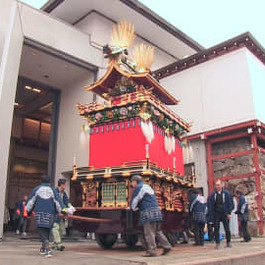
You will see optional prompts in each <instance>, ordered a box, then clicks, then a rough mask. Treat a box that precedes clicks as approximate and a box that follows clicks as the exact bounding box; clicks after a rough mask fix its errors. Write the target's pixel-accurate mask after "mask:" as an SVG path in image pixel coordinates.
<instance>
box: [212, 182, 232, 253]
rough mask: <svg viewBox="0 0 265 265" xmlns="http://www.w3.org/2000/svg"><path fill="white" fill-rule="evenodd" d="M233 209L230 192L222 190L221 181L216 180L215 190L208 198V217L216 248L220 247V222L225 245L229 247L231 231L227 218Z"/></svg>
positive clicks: (229, 217) (228, 218)
mask: <svg viewBox="0 0 265 265" xmlns="http://www.w3.org/2000/svg"><path fill="white" fill-rule="evenodd" d="M233 209H234V202H233V198H232V196H231V194H230V193H229V192H228V191H227V190H224V188H223V182H222V181H221V180H217V181H216V182H215V191H214V192H213V193H212V194H211V195H210V197H209V199H208V218H209V220H208V221H209V222H212V223H213V224H214V236H215V242H216V247H215V248H216V249H219V248H220V223H221V222H222V223H223V225H224V229H225V236H226V246H227V247H229V248H231V247H232V245H231V232H230V228H229V220H230V219H231V212H232V210H233Z"/></svg>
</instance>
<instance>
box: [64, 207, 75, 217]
mask: <svg viewBox="0 0 265 265" xmlns="http://www.w3.org/2000/svg"><path fill="white" fill-rule="evenodd" d="M66 211H67V213H68V214H70V215H73V214H74V212H75V211H76V209H75V207H74V206H72V205H71V206H70V207H68V208H67V209H66Z"/></svg>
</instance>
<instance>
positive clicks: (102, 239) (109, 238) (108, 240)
mask: <svg viewBox="0 0 265 265" xmlns="http://www.w3.org/2000/svg"><path fill="white" fill-rule="evenodd" d="M117 237H118V236H117V234H97V233H96V241H97V243H98V245H99V246H100V247H101V248H103V249H110V248H112V246H113V245H114V244H115V242H116V241H117Z"/></svg>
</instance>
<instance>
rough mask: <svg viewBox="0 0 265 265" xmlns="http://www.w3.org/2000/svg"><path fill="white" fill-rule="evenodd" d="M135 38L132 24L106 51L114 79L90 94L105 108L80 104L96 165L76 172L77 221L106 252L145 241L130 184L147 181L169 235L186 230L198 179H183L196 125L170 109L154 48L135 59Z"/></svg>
mask: <svg viewBox="0 0 265 265" xmlns="http://www.w3.org/2000/svg"><path fill="white" fill-rule="evenodd" d="M134 36H135V33H134V27H133V25H131V24H130V23H128V22H126V21H121V22H120V23H119V24H117V25H115V26H114V27H113V32H112V41H111V45H106V46H104V48H103V53H104V57H105V58H107V59H108V60H109V63H108V67H107V71H106V73H105V75H104V76H103V77H102V78H101V79H99V80H98V81H96V82H95V83H94V84H92V85H89V86H87V87H85V89H86V90H87V91H88V92H94V93H96V94H97V95H99V96H100V97H102V98H103V99H104V102H103V103H97V102H93V103H90V104H77V109H78V114H79V115H80V116H81V118H82V119H84V122H85V123H84V125H83V126H82V132H81V134H83V137H84V134H85V133H89V145H88V148H89V161H88V166H87V167H78V166H77V165H74V167H73V175H72V179H71V198H72V200H73V204H74V205H75V206H78V207H77V212H76V215H77V216H82V217H87V218H92V219H91V220H92V221H91V222H83V221H82V220H78V219H77V220H75V221H74V227H76V228H78V229H79V230H81V231H84V232H94V233H95V234H96V240H97V242H98V244H99V245H100V246H101V247H103V248H111V247H112V245H113V244H114V243H115V242H116V240H117V235H118V234H122V237H123V239H124V242H125V243H126V245H127V246H129V247H133V246H135V244H136V243H137V240H138V236H139V234H141V227H139V225H138V216H137V213H133V212H132V211H131V210H130V209H129V206H130V198H131V196H132V192H133V189H132V188H131V186H130V178H131V176H133V175H135V174H139V175H141V176H142V177H143V179H144V182H146V183H148V184H149V185H151V186H152V188H153V189H154V191H155V194H156V197H157V200H158V204H159V207H160V209H161V211H162V213H163V218H164V221H163V229H164V231H165V233H172V232H175V231H177V230H181V229H182V227H183V225H184V218H185V216H186V215H187V213H186V211H187V191H188V189H189V188H191V187H193V186H194V176H185V175H184V165H183V153H182V152H183V151H182V142H181V138H182V137H183V136H184V135H185V134H186V133H187V132H188V131H189V130H190V125H189V124H188V123H187V122H185V121H184V120H183V119H181V118H180V117H179V116H178V115H177V114H176V113H175V112H173V111H172V110H171V109H170V107H169V106H168V105H176V104H178V100H177V99H175V98H174V97H173V96H172V95H171V94H170V93H168V91H167V90H166V89H165V88H164V87H163V86H161V84H160V83H159V82H158V81H157V80H156V79H155V78H154V77H153V76H152V73H151V71H150V67H151V64H152V62H153V57H154V48H153V47H151V46H149V45H145V44H140V45H137V46H135V48H134V52H133V56H132V58H131V57H129V50H128V48H129V46H130V45H131V43H132V42H133V40H134ZM81 138H82V136H81ZM176 194H180V195H181V196H177V198H176ZM93 220H94V221H93Z"/></svg>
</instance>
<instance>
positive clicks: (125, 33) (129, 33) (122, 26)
mask: <svg viewBox="0 0 265 265" xmlns="http://www.w3.org/2000/svg"><path fill="white" fill-rule="evenodd" d="M134 38H135V32H134V25H133V24H131V23H129V22H128V21H126V20H121V21H120V22H119V23H118V24H116V25H113V28H112V34H111V45H112V46H117V47H129V46H130V45H131V44H132V42H133V41H134Z"/></svg>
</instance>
